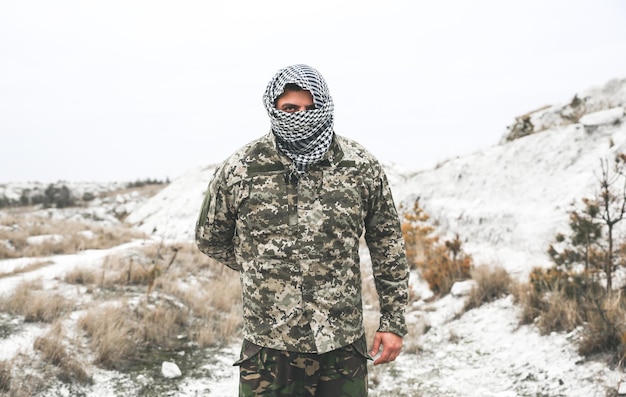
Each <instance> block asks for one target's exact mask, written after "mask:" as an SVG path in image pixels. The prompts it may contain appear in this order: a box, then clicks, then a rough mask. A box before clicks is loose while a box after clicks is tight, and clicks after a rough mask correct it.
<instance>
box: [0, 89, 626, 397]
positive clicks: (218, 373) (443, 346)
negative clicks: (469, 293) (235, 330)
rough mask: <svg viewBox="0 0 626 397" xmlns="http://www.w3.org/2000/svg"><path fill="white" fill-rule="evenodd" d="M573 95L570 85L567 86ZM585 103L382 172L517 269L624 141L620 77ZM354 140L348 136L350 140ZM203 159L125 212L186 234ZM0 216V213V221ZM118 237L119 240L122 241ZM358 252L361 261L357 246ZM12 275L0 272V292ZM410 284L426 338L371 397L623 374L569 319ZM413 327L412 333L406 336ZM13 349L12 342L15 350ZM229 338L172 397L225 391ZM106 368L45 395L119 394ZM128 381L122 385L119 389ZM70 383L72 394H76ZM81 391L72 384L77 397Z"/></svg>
mask: <svg viewBox="0 0 626 397" xmlns="http://www.w3.org/2000/svg"><path fill="white" fill-rule="evenodd" d="M572 97H573V95H572ZM577 98H579V99H580V100H581V101H582V102H583V105H584V106H583V107H577V108H576V109H575V110H576V111H578V112H579V113H578V114H577V117H576V118H574V119H572V118H571V117H570V116H571V114H572V112H573V110H572V101H571V98H568V99H565V101H564V104H562V105H555V106H552V107H549V108H545V109H543V110H540V111H538V112H536V113H533V114H531V115H530V116H529V117H530V120H531V122H532V124H533V125H534V126H535V128H536V130H541V132H537V133H535V134H531V135H528V136H525V137H523V138H519V139H516V140H513V141H510V142H508V141H504V140H503V142H500V143H499V144H496V145H494V146H493V147H491V148H488V149H486V150H482V151H480V152H476V153H473V154H471V155H469V156H465V157H462V158H456V159H450V160H449V161H446V162H444V163H442V164H440V165H439V166H438V167H436V168H435V169H432V170H421V171H418V172H410V171H407V170H404V169H402V168H400V167H398V166H396V165H393V164H386V169H387V172H388V176H389V179H390V182H391V184H392V189H393V190H394V194H395V198H396V202H397V203H398V204H399V205H400V204H403V205H406V206H407V207H409V208H410V207H411V206H412V202H413V201H414V200H415V199H416V198H418V197H419V199H420V203H421V204H422V206H423V208H424V209H425V211H426V213H428V214H429V215H430V216H431V220H432V221H434V222H435V223H436V224H437V227H438V231H440V232H441V233H443V234H452V233H458V234H459V235H460V236H461V238H462V239H463V241H464V249H465V250H466V251H467V252H469V253H470V254H472V255H473V257H474V258H475V262H476V263H477V264H486V265H501V266H503V267H504V268H505V269H507V270H508V271H509V272H510V273H511V274H512V275H513V276H515V277H518V278H520V279H524V277H525V276H526V275H527V273H528V271H529V270H530V269H531V268H532V267H534V266H547V265H549V264H550V262H549V259H548V258H547V256H546V254H545V252H546V250H547V248H548V245H549V244H550V243H551V242H552V241H553V239H554V236H555V234H556V232H558V231H562V232H566V231H567V221H568V211H569V209H570V204H571V203H572V202H573V201H577V200H579V199H580V198H581V197H585V196H590V195H592V194H594V193H595V186H596V185H597V179H596V175H597V172H598V169H599V164H600V160H601V159H605V158H608V159H612V157H613V156H614V154H615V153H619V152H626V116H625V113H626V108H625V106H626V79H622V80H613V81H611V82H608V83H607V85H606V86H604V87H597V88H592V89H589V90H587V91H585V92H583V93H581V94H578V95H577ZM354 138H357V139H358V137H354ZM212 172H213V166H211V165H209V166H207V167H205V168H200V169H197V170H192V171H190V172H189V173H188V174H186V175H184V176H182V177H180V178H178V179H176V180H174V181H173V182H172V183H171V184H170V185H169V186H167V187H166V188H164V189H163V190H162V191H160V192H159V193H158V194H156V195H155V196H153V197H152V198H151V199H149V200H147V201H146V202H145V203H143V204H141V205H138V206H136V207H135V209H134V210H132V212H131V213H130V215H129V216H128V218H127V221H129V222H131V223H133V224H134V225H136V227H138V228H139V229H141V230H143V231H145V232H147V233H149V234H151V235H153V236H154V237H155V238H156V239H168V240H176V241H192V240H193V236H192V233H193V228H194V223H195V221H196V216H197V213H198V210H199V207H200V203H201V201H202V195H203V192H204V190H205V188H206V185H207V183H208V181H209V179H210V178H211V174H212ZM0 220H1V218H0ZM130 246H132V244H130V245H129V246H127V247H117V248H115V249H117V250H123V249H127V248H129V247H130ZM109 252H110V250H103V251H89V252H84V253H81V254H78V255H67V256H57V257H52V258H45V260H50V261H51V262H52V264H51V265H49V266H45V267H43V268H40V269H38V270H37V272H39V276H43V277H44V278H48V279H53V278H54V277H57V276H58V275H59V274H61V273H62V272H63V271H65V270H66V269H68V268H70V267H72V266H73V265H72V264H73V263H76V261H77V260H78V258H81V260H82V259H88V262H90V263H92V264H93V265H94V266H97V265H98V261H102V259H103V258H104V257H105V256H106V255H108V253H109ZM29 260H32V261H34V260H39V261H41V260H42V258H37V259H28V258H20V259H16V260H12V261H2V262H0V269H5V268H9V267H15V266H18V265H19V266H25V265H26V262H28V261H29ZM363 260H364V262H366V261H367V260H368V258H367V256H366V255H364V258H363ZM32 276H33V275H31V274H19V275H16V276H12V277H0V292H2V293H6V292H8V291H10V290H11V289H12V288H14V287H15V285H16V283H17V282H18V281H19V280H22V279H25V278H27V277H32ZM414 281H415V282H414V283H413V288H415V289H416V292H417V294H418V295H420V296H422V297H423V300H420V301H419V302H416V303H415V304H414V305H413V306H412V307H411V308H410V310H409V313H408V319H409V321H410V322H411V323H412V324H417V323H418V322H424V323H426V324H428V325H429V326H430V329H429V330H428V332H426V333H425V334H423V335H411V334H410V335H409V336H408V337H407V338H408V339H409V338H412V339H410V340H411V341H412V342H415V343H417V345H418V346H419V349H417V350H418V351H417V352H415V353H413V352H407V353H405V354H403V355H401V356H400V357H399V358H398V360H397V361H396V362H395V363H392V364H390V365H387V366H381V367H371V368H370V374H371V377H370V384H371V394H370V395H372V396H394V395H395V396H422V397H425V396H433V397H444V396H455V397H456V396H493V397H513V396H567V397H576V396H580V397H588V396H598V397H600V396H614V395H617V390H618V387H619V385H620V382H621V381H622V380H623V379H626V374H624V372H623V370H621V369H619V368H610V367H608V366H607V364H606V363H605V362H602V361H592V360H585V359H584V358H583V357H581V356H579V355H578V353H577V350H576V343H575V342H576V339H577V337H578V334H579V332H580V330H576V331H574V332H572V333H569V334H560V333H553V334H550V335H546V336H541V335H540V334H539V332H538V331H537V329H536V328H535V327H534V326H532V325H522V326H520V325H519V310H520V309H519V308H518V307H517V306H516V305H514V304H513V302H512V297H510V296H509V297H506V298H503V299H500V300H497V301H495V302H492V303H490V304H486V305H484V306H481V307H479V308H476V309H473V310H470V311H468V312H466V313H464V314H463V315H462V316H460V317H459V316H457V313H459V312H460V311H461V308H462V307H463V302H464V297H463V295H462V294H461V295H454V294H450V295H448V296H446V297H444V298H442V299H439V300H435V301H430V300H428V301H427V300H426V298H427V297H429V296H430V295H429V294H428V291H427V290H426V287H425V286H424V284H423V283H420V282H419V280H416V279H415V278H414ZM37 332H41V330H40V329H38V328H37V327H36V326H33V327H25V328H24V330H23V332H22V333H17V334H15V335H12V336H9V337H7V338H5V339H3V340H1V341H0V360H3V359H7V358H10V356H11V354H14V353H15V351H16V349H23V350H28V349H30V350H32V347H29V343H31V340H32V336H33V335H36V334H37ZM415 338H417V339H418V340H417V341H415ZM16 346H19V348H16ZM237 350H238V346H236V345H233V346H229V347H228V348H225V349H222V350H220V351H218V352H212V353H211V355H210V359H207V364H206V365H207V371H209V372H210V373H211V374H212V375H211V376H208V377H206V378H190V377H185V374H183V376H182V377H181V378H177V379H174V380H171V382H175V387H173V388H172V391H171V393H170V394H167V395H170V396H181V397H182V396H201V395H210V396H225V397H228V396H235V395H236V394H237V392H236V390H237V374H236V369H235V368H233V367H232V366H231V363H232V362H233V361H234V360H235V357H236V356H237ZM125 377H127V376H126V375H122V374H119V373H115V372H113V371H103V370H98V372H96V373H94V382H95V383H94V385H93V386H91V387H89V388H83V389H81V390H80V393H78V392H76V391H75V390H74V391H70V389H68V386H66V385H63V384H62V383H60V382H59V383H58V386H57V387H55V388H53V389H51V390H50V391H49V392H48V393H46V394H45V396H62V395H67V396H69V395H83V396H116V395H119V394H116V393H118V392H116V391H115V390H114V389H113V388H112V387H111V384H112V383H114V382H113V380H114V379H118V380H119V379H122V380H126V381H127V382H128V383H129V385H131V384H133V382H136V381H137V380H136V379H135V380H133V379H130V378H129V377H127V379H126V378H125ZM136 390H137V389H133V387H131V386H129V388H128V391H127V393H126V394H125V395H134V394H133V393H135V392H136ZM73 393H74V394H73ZM77 393H78V394H77Z"/></svg>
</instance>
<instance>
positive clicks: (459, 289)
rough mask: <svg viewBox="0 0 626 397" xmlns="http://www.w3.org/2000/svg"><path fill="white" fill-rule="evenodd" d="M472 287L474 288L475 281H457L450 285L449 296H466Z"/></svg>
mask: <svg viewBox="0 0 626 397" xmlns="http://www.w3.org/2000/svg"><path fill="white" fill-rule="evenodd" d="M474 287H476V281H474V280H465V281H457V282H456V283H454V284H453V285H452V288H451V289H450V294H452V296H465V295H468V294H469V293H470V292H471V291H472V288H474Z"/></svg>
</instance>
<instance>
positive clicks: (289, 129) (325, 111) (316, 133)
mask: <svg viewBox="0 0 626 397" xmlns="http://www.w3.org/2000/svg"><path fill="white" fill-rule="evenodd" d="M289 83H292V84H296V85H297V86H298V87H300V88H302V89H303V90H307V91H310V92H311V95H312V96H313V103H314V104H315V109H312V110H306V111H302V112H295V113H287V112H283V111H282V110H278V109H276V99H277V98H278V97H279V96H280V95H281V94H282V93H283V91H284V88H285V85H286V84H289ZM263 103H264V105H265V110H267V113H268V114H269V116H270V121H271V123H272V132H273V133H274V135H275V136H276V144H277V145H278V148H279V149H280V150H281V151H282V152H283V153H285V154H286V155H287V156H288V157H289V158H290V159H291V160H293V163H294V165H295V167H296V170H297V171H298V172H300V173H303V172H305V171H306V168H307V166H308V165H310V164H315V163H317V162H318V161H320V160H321V159H322V157H324V154H326V152H327V151H328V148H329V147H330V143H331V142H332V139H333V110H334V105H333V100H332V98H331V97H330V93H329V92H328V87H327V86H326V81H325V80H324V78H323V77H322V75H321V74H320V73H319V72H318V71H317V70H315V69H313V68H312V67H310V66H307V65H292V66H287V67H286V68H284V69H281V70H279V71H278V72H277V73H276V75H275V76H274V77H273V78H272V80H271V81H270V82H269V84H268V85H267V88H266V89H265V94H264V95H263Z"/></svg>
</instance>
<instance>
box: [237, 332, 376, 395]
mask: <svg viewBox="0 0 626 397" xmlns="http://www.w3.org/2000/svg"><path fill="white" fill-rule="evenodd" d="M366 347H367V346H366V342H365V337H362V338H361V339H359V340H358V341H356V342H355V343H353V344H351V345H348V346H345V347H343V348H341V349H337V350H334V351H331V352H328V353H324V354H316V353H297V352H289V351H282V350H274V349H269V348H265V347H261V346H257V345H255V344H253V343H251V342H248V341H244V344H243V347H242V354H241V359H240V360H239V361H237V362H236V363H235V365H239V376H240V377H239V397H252V396H274V397H279V396H280V397H287V396H290V397H314V396H323V397H365V396H367V360H368V358H369V355H368V354H367V350H366Z"/></svg>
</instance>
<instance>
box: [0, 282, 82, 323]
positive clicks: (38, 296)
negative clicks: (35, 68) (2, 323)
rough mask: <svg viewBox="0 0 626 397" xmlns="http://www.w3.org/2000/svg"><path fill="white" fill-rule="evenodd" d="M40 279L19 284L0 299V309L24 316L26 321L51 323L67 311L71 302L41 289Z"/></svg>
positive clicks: (70, 306) (70, 307)
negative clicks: (10, 292) (9, 293)
mask: <svg viewBox="0 0 626 397" xmlns="http://www.w3.org/2000/svg"><path fill="white" fill-rule="evenodd" d="M41 288H42V285H41V281H34V282H26V283H22V284H20V285H19V286H18V287H17V288H16V289H15V291H14V292H13V294H11V295H9V296H8V297H6V298H5V299H3V300H2V301H0V310H2V311H4V312H7V313H10V314H13V315H18V316H24V321H26V322H44V323H51V322H53V321H55V320H57V319H59V318H61V317H62V316H63V315H64V314H65V313H68V312H69V311H70V310H71V309H72V307H73V303H72V302H70V301H69V300H68V299H67V298H65V297H63V296H62V295H59V294H58V293H55V292H53V291H45V290H42V289H41Z"/></svg>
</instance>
